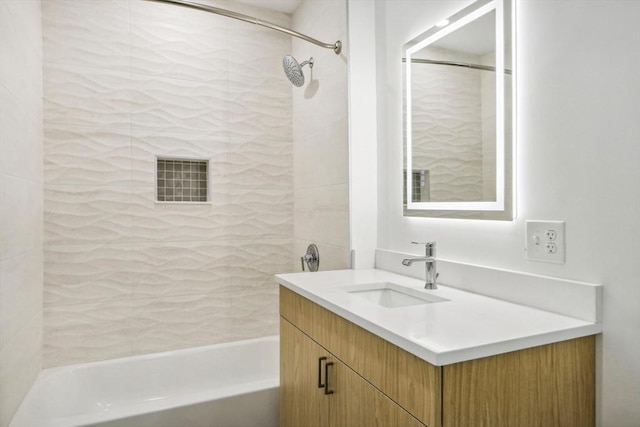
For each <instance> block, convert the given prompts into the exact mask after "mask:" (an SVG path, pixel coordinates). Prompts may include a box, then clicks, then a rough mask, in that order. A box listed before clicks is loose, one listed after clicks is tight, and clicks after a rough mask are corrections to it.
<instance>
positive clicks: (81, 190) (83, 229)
mask: <svg viewBox="0 0 640 427" xmlns="http://www.w3.org/2000/svg"><path fill="white" fill-rule="evenodd" d="M130 205H131V190H130V188H129V187H97V186H91V185H83V186H80V185H55V186H54V185H52V186H47V187H45V190H44V209H45V212H44V226H45V233H44V239H45V243H46V244H47V245H83V244H88V243H106V242H111V243H115V242H118V241H120V242H123V241H127V240H130V235H131V227H132V225H131V213H130V212H129V207H130Z"/></svg>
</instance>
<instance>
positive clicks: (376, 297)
mask: <svg viewBox="0 0 640 427" xmlns="http://www.w3.org/2000/svg"><path fill="white" fill-rule="evenodd" d="M343 289H344V290H345V291H347V292H348V293H350V294H353V295H355V296H358V297H360V298H363V299H366V300H367V301H370V302H373V303H375V304H378V305H380V306H382V307H387V308H396V307H410V306H413V305H422V304H432V303H434V302H443V301H449V300H448V299H445V298H441V297H438V296H435V295H433V294H429V293H426V292H421V291H420V290H418V289H413V288H408V287H406V286H400V285H397V284H395V283H389V282H382V283H365V284H363V285H353V286H347V287H345V288H343Z"/></svg>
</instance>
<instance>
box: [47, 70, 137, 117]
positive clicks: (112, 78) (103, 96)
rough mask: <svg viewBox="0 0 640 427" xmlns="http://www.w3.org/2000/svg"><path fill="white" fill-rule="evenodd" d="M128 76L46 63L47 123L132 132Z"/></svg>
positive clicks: (126, 74)
mask: <svg viewBox="0 0 640 427" xmlns="http://www.w3.org/2000/svg"><path fill="white" fill-rule="evenodd" d="M130 110H131V80H130V78H129V74H128V73H121V72H111V71H102V70H97V69H93V68H84V67H78V66H67V65H64V66H62V65H53V64H48V63H46V62H45V64H44V122H45V125H47V124H56V123H57V124H66V125H75V126H87V127H98V128H102V127H105V126H108V127H111V128H114V129H129V128H130V127H131V122H130Z"/></svg>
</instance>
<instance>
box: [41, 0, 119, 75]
mask: <svg viewBox="0 0 640 427" xmlns="http://www.w3.org/2000/svg"><path fill="white" fill-rule="evenodd" d="M42 8H43V14H42V15H43V20H42V26H43V35H44V46H43V50H44V55H45V56H44V60H45V62H46V63H47V64H60V65H67V66H82V67H92V68H97V69H100V70H104V71H106V70H111V71H122V72H129V69H130V59H131V55H130V50H131V48H130V35H129V21H130V20H129V2H128V1H126V0H91V1H77V0H64V1H62V0H55V1H43V2H42Z"/></svg>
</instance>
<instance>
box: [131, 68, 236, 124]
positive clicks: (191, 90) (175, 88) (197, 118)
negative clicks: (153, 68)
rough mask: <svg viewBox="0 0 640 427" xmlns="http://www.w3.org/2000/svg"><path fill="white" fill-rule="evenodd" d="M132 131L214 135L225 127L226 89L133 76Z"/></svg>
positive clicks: (203, 84) (224, 87)
mask: <svg viewBox="0 0 640 427" xmlns="http://www.w3.org/2000/svg"><path fill="white" fill-rule="evenodd" d="M132 82H133V85H134V88H135V89H134V91H133V104H132V110H131V126H132V129H134V130H162V131H165V132H177V133H200V134H201V133H203V132H207V133H208V132H215V131H216V130H220V129H223V128H224V127H225V126H227V122H226V121H227V118H228V110H229V106H228V101H227V93H228V91H227V87H226V85H220V84H207V83H202V82H191V81H187V80H179V79H167V78H157V77H149V76H143V75H139V74H136V75H133V81H132Z"/></svg>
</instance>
